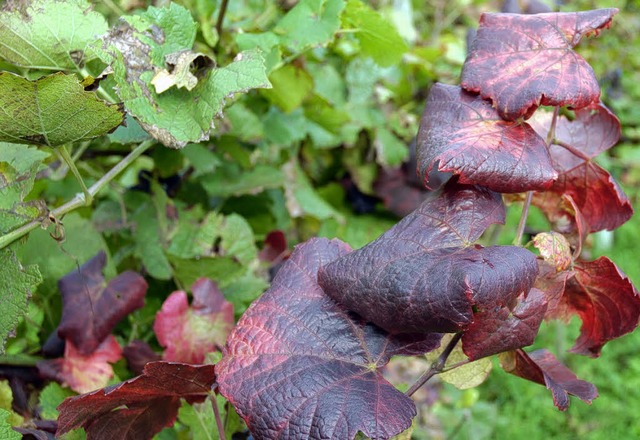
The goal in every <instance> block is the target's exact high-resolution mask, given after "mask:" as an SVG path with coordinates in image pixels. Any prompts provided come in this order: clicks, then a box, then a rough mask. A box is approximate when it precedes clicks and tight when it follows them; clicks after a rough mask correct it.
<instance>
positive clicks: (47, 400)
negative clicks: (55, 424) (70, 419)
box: [38, 382, 75, 420]
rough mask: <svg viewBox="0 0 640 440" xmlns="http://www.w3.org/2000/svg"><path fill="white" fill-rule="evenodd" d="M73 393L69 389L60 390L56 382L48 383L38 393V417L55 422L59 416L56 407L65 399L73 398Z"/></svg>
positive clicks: (60, 387)
mask: <svg viewBox="0 0 640 440" xmlns="http://www.w3.org/2000/svg"><path fill="white" fill-rule="evenodd" d="M74 395H75V393H74V392H73V391H71V390H70V389H69V388H62V386H61V385H60V384H58V383H57V382H49V384H48V385H47V386H45V387H44V388H43V389H42V391H41V392H40V402H39V404H38V407H39V408H40V416H41V417H42V418H43V419H45V420H56V419H57V418H58V416H59V414H58V409H57V408H58V405H60V404H61V403H62V401H63V400H64V399H66V398H67V397H71V396H74Z"/></svg>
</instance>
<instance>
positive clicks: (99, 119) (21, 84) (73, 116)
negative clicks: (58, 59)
mask: <svg viewBox="0 0 640 440" xmlns="http://www.w3.org/2000/svg"><path fill="white" fill-rule="evenodd" d="M123 119H124V112H123V111H122V109H121V108H120V106H119V105H116V104H109V103H106V102H104V101H102V100H101V99H99V98H98V97H97V96H96V94H95V93H93V92H87V91H85V90H84V88H83V87H82V84H81V83H80V81H79V80H78V78H76V76H75V75H65V74H64V73H61V72H59V73H55V74H53V75H49V76H45V77H42V78H40V79H38V80H36V81H29V80H27V79H25V78H22V77H20V76H17V75H14V74H12V73H9V72H2V73H0V141H4V142H12V143H18V144H35V145H45V146H49V147H56V146H59V145H62V144H66V143H69V142H77V141H83V140H87V139H93V138H95V137H98V136H102V135H103V134H106V133H109V132H110V131H112V130H114V129H115V128H116V127H117V126H118V125H120V124H121V123H122V120H123Z"/></svg>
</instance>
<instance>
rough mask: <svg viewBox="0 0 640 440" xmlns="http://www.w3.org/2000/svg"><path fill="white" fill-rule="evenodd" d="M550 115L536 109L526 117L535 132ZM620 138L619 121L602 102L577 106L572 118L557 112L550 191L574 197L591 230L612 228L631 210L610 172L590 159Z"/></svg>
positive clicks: (545, 126)
mask: <svg viewBox="0 0 640 440" xmlns="http://www.w3.org/2000/svg"><path fill="white" fill-rule="evenodd" d="M551 119H552V115H551V114H550V113H549V112H537V113H536V115H535V116H534V118H532V120H531V121H530V122H531V124H532V126H533V127H534V128H535V130H536V131H537V132H538V133H545V132H547V131H548V129H549V126H550V124H551ZM619 138H620V122H619V121H618V118H616V117H615V115H614V114H613V113H611V112H610V111H609V109H607V108H606V107H605V106H604V105H602V104H597V105H593V106H591V107H589V108H585V109H582V110H577V111H576V112H575V118H574V119H573V120H569V119H568V118H566V117H564V116H561V117H559V119H558V121H557V126H556V133H555V139H554V140H553V144H552V145H551V149H550V151H551V158H552V160H553V166H554V168H555V169H556V170H557V171H558V174H559V176H558V180H557V181H556V182H555V183H554V184H553V186H551V188H550V191H552V192H554V193H556V194H560V195H562V194H567V195H569V196H571V198H572V200H573V201H575V205H576V206H577V207H578V209H579V210H580V212H581V213H582V215H583V216H584V218H585V220H586V222H587V224H588V226H589V230H590V231H591V232H596V231H601V230H603V229H608V230H612V229H615V228H617V227H618V226H620V225H621V224H623V223H624V222H626V221H627V220H628V219H629V218H630V217H631V215H632V214H633V208H632V206H631V203H630V202H629V199H628V198H627V196H626V195H625V194H624V192H623V191H622V189H621V188H620V187H619V186H618V184H617V182H616V181H615V180H614V179H613V177H611V175H610V174H609V173H608V172H607V171H606V170H604V169H603V168H602V167H600V166H599V165H597V164H596V163H594V162H593V161H592V159H593V158H595V157H596V156H597V155H598V154H599V153H601V152H603V151H606V150H608V149H609V148H611V147H612V146H613V145H615V144H616V143H617V142H618V139H619Z"/></svg>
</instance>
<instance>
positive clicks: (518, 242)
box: [513, 191, 533, 246]
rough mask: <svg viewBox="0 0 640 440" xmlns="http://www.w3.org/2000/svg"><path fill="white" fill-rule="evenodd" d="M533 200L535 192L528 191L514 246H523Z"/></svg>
mask: <svg viewBox="0 0 640 440" xmlns="http://www.w3.org/2000/svg"><path fill="white" fill-rule="evenodd" d="M532 200H533V191H527V196H526V198H525V199H524V204H523V205H522V214H521V215H520V222H519V223H518V229H516V238H514V239H513V244H514V245H516V246H520V245H521V244H522V236H523V235H524V228H525V226H526V225H527V217H528V216H529V207H530V206H531V201H532Z"/></svg>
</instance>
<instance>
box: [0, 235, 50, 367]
mask: <svg viewBox="0 0 640 440" xmlns="http://www.w3.org/2000/svg"><path fill="white" fill-rule="evenodd" d="M41 282H42V276H41V275H40V271H39V270H38V267H37V266H36V265H30V266H26V267H25V266H23V265H22V264H20V261H18V259H17V258H16V256H15V253H14V252H13V250H12V249H11V247H8V248H4V249H0V307H1V308H2V313H0V354H3V353H4V347H5V343H6V342H7V338H8V337H9V336H11V333H12V332H13V331H14V330H15V328H16V325H18V322H19V321H20V318H21V317H22V316H24V314H25V313H26V312H27V301H28V300H29V298H30V297H31V293H32V292H33V291H34V290H35V288H36V287H37V286H38V284H40V283H41Z"/></svg>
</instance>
